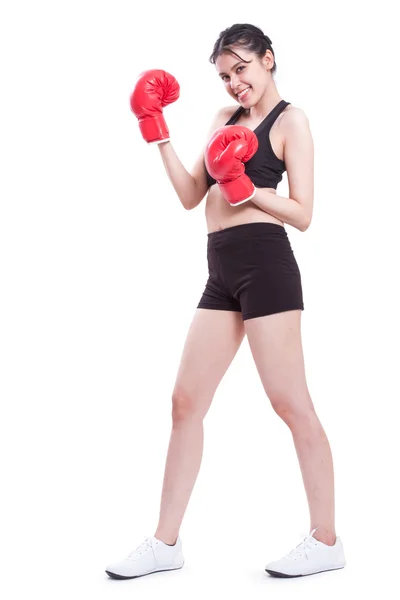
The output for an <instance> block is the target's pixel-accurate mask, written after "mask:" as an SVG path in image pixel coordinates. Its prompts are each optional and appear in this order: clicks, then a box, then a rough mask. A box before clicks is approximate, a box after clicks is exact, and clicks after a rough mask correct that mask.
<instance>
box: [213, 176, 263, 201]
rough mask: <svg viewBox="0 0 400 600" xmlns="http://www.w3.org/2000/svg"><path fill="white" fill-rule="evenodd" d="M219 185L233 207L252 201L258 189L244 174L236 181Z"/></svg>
mask: <svg viewBox="0 0 400 600" xmlns="http://www.w3.org/2000/svg"><path fill="white" fill-rule="evenodd" d="M218 185H219V188H220V190H221V192H222V195H223V197H224V198H225V200H226V201H227V202H229V204H230V205H231V206H237V205H238V204H243V202H247V201H248V200H251V199H252V198H253V197H254V195H255V193H256V188H255V187H254V184H253V182H252V181H251V179H250V177H249V176H248V175H246V173H243V175H241V176H240V177H238V178H237V179H234V181H228V182H226V183H218Z"/></svg>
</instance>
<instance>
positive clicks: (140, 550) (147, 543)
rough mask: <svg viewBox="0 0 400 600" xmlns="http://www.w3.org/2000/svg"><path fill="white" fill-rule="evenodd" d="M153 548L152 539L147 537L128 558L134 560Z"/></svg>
mask: <svg viewBox="0 0 400 600" xmlns="http://www.w3.org/2000/svg"><path fill="white" fill-rule="evenodd" d="M152 547H153V546H152V542H151V539H150V538H148V537H146V538H145V540H144V542H143V543H142V544H140V545H139V546H138V547H137V548H136V549H135V550H134V551H133V552H131V553H130V554H128V556H127V558H129V559H131V560H132V559H134V558H136V557H137V556H138V555H139V554H142V553H143V552H146V551H147V550H148V549H149V548H152Z"/></svg>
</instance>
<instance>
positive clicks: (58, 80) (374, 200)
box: [0, 0, 400, 600]
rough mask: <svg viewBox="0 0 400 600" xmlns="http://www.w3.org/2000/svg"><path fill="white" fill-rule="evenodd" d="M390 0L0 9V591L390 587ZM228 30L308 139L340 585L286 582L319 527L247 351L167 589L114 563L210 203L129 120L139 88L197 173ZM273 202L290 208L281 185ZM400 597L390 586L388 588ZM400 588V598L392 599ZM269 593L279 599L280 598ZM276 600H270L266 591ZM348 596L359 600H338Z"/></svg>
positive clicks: (394, 399) (167, 385) (131, 523)
mask: <svg viewBox="0 0 400 600" xmlns="http://www.w3.org/2000/svg"><path fill="white" fill-rule="evenodd" d="M394 6H395V2H389V1H381V2H379V3H373V2H361V1H360V2H356V1H346V2H344V1H340V2H338V1H336V2H332V3H330V4H328V3H326V2H312V1H308V2H302V1H301V2H299V1H293V2H288V1H287V0H285V2H282V3H277V2H274V3H272V2H270V3H265V2H261V1H259V0H255V1H253V2H251V3H250V2H236V1H232V2H221V3H219V4H218V3H216V2H209V1H203V2H201V3H199V4H196V3H190V4H186V5H184V4H181V3H180V2H177V1H172V2H152V3H144V4H143V5H142V6H141V5H140V4H138V3H136V2H133V1H130V2H128V1H122V0H113V1H112V2H111V1H109V2H103V1H97V2H94V1H90V0H80V1H79V2H78V1H76V0H70V1H69V2H54V1H53V2H50V1H48V2H45V1H43V0H38V1H37V2H27V1H25V2H18V1H13V2H11V1H9V2H4V3H2V8H1V13H0V23H1V25H0V44H1V47H0V50H1V56H2V60H1V87H2V92H1V111H0V119H1V123H0V125H1V130H0V136H1V163H0V168H1V181H0V185H1V218H0V261H1V262H0V286H1V295H0V302H1V306H0V309H1V311H0V319H1V330H0V344H1V364H0V368H1V403H2V404H1V407H2V416H1V431H0V434H1V435H0V441H1V448H0V450H1V484H2V493H1V535H0V538H1V557H0V558H1V563H0V564H1V575H2V576H1V586H2V587H3V586H4V588H6V587H9V591H8V593H7V598H17V597H18V598H22V597H25V595H26V596H27V595H28V594H29V596H31V595H32V594H33V593H34V594H35V595H36V594H37V595H38V596H40V597H41V598H43V599H45V598H46V599H47V598H54V597H57V598H58V599H59V600H61V599H63V598H70V597H72V596H73V597H76V598H117V597H124V598H127V597H129V598H131V597H138V595H140V597H141V598H150V597H151V598H154V597H155V596H154V594H155V593H157V592H156V590H155V588H157V590H158V591H161V589H162V593H163V596H164V597H165V596H166V597H169V596H171V597H174V598H187V597H188V594H190V597H192V598H203V597H204V595H205V594H211V595H212V597H214V595H215V596H216V595H223V594H226V596H227V597H236V596H237V597H243V595H244V594H248V593H249V594H252V597H253V598H265V597H271V594H273V595H274V597H286V596H289V595H292V594H297V597H301V598H303V597H304V598H306V597H307V598H309V597H310V594H317V593H318V594H319V593H321V594H323V595H324V597H327V598H334V597H335V598H336V597H337V595H338V594H347V595H348V596H350V594H354V593H355V592H357V591H358V592H360V593H361V592H362V591H364V590H369V591H370V590H372V591H376V592H377V591H379V590H381V591H383V589H384V588H386V589H387V588H388V586H390V585H391V581H392V580H394V573H395V569H396V567H397V551H398V535H399V524H398V506H399V494H398V491H397V487H396V485H397V479H398V456H399V441H398V426H397V415H398V414H399V413H398V406H399V400H400V397H399V396H400V394H399V384H398V368H399V367H398V359H399V347H398V339H399V333H400V332H399V319H398V306H399V294H398V292H397V287H398V284H397V279H398V274H399V267H398V259H399V252H398V245H397V239H396V236H397V235H398V222H397V218H398V216H399V208H398V203H399V200H400V198H399V190H398V171H399V168H398V164H399V118H398V106H399V95H398V92H397V89H396V88H397V85H398V81H397V80H398V63H399V59H400V55H399V54H400V52H399V47H398V39H397V38H398V31H397V22H396V20H395V18H394V16H395V15H394ZM237 22H247V23H252V24H254V25H257V26H259V27H261V28H262V29H263V31H264V33H266V34H267V35H268V36H269V37H270V38H271V39H272V42H273V48H274V51H275V55H276V61H277V67H278V70H277V73H276V75H275V81H276V84H277V88H278V91H279V93H280V94H281V96H282V98H283V99H285V100H287V101H289V102H291V103H292V104H293V105H295V106H299V107H301V108H302V109H303V110H304V111H305V113H306V115H307V116H308V118H309V121H310V125H311V130H312V134H313V138H314V144H315V208H314V217H313V221H312V224H311V227H310V228H309V229H308V230H307V231H306V232H305V233H301V232H299V231H298V230H296V229H294V228H292V227H290V226H288V225H287V227H286V228H287V231H288V234H289V238H290V240H291V243H292V247H293V249H294V252H295V255H296V258H297V261H298V264H299V267H300V270H301V273H302V281H303V292H304V302H305V311H304V313H303V343H304V352H305V358H306V368H307V375H308V384H309V388H310V391H311V395H312V398H313V402H314V405H315V407H316V410H317V414H318V416H319V418H320V420H321V422H322V424H323V426H324V428H325V430H326V433H327V435H328V438H329V441H330V443H331V448H332V453H333V458H334V465H335V483H336V528H337V534H338V535H340V536H341V538H342V540H343V543H344V548H345V553H346V558H347V561H348V565H347V567H346V568H345V569H343V570H341V571H336V572H331V573H324V574H320V575H315V576H313V577H308V578H307V577H306V578H300V579H293V580H275V579H273V578H271V577H269V576H268V575H267V574H266V573H265V572H264V566H265V564H266V563H267V562H269V561H271V560H275V559H277V558H279V557H280V556H281V555H283V553H286V552H288V551H289V550H290V549H291V548H292V547H293V546H294V545H295V544H297V543H299V541H300V538H299V534H300V533H302V532H307V531H308V526H309V515H308V506H307V503H306V497H305V492H304V488H303V483H302V479H301V474H300V469H299V465H298V461H297V456H296V454H295V450H294V445H293V442H292V437H291V434H290V431H289V429H288V428H287V427H286V425H285V424H284V423H283V422H282V421H280V419H279V417H277V415H276V414H275V413H274V411H273V410H272V408H271V406H270V403H269V400H268V398H267V397H266V395H265V393H264V391H263V388H262V385H261V382H260V380H259V377H258V375H257V372H256V369H255V365H254V363H253V361H252V358H251V353H250V349H249V346H248V343H247V341H246V340H245V341H244V342H243V345H242V347H241V349H240V351H239V353H238V354H237V356H236V357H235V359H234V362H233V363H232V365H231V367H230V369H229V371H228V372H227V374H226V376H225V378H224V379H223V381H222V383H221V385H220V387H219V388H218V390H217V393H216V395H215V399H214V402H213V404H212V406H211V409H210V411H209V413H208V415H207V417H206V419H205V446H204V455H203V462H202V467H201V470H200V474H199V477H198V480H197V482H196V485H195V488H194V491H193V495H192V498H191V500H190V503H189V507H188V510H187V512H186V515H185V518H184V521H183V525H182V528H181V532H180V533H181V537H182V540H183V548H184V554H185V559H186V564H185V567H184V569H182V571H179V572H175V573H174V572H170V573H158V574H157V575H153V576H149V577H143V578H139V579H136V580H130V581H125V582H118V581H113V580H110V579H109V578H108V577H107V575H106V574H105V572H104V567H105V566H106V565H107V564H109V563H110V562H113V561H116V560H119V559H120V558H123V557H124V556H125V555H126V554H127V553H128V552H130V551H132V550H133V549H134V548H135V546H137V545H138V544H139V543H140V542H141V541H143V539H144V536H145V535H153V534H154V532H155V529H156V526H157V522H158V511H159V503H160V495H161V485H162V478H163V473H164V466H165V458H166V452H167V448H168V442H169V436H170V427H171V416H170V414H171V392H172V388H173V385H174V381H175V377H176V372H177V368H178V365H179V361H180V356H181V352H182V348H183V344H184V341H185V338H186V334H187V330H188V327H189V325H190V322H191V319H192V317H193V314H194V312H195V309H196V306H197V303H198V301H199V298H200V296H201V294H202V292H203V289H204V285H205V282H206V279H207V261H206V243H207V239H206V238H207V230H206V224H205V218H204V204H205V202H204V201H203V202H202V203H201V204H200V205H199V206H198V207H197V208H196V209H195V210H193V211H189V212H188V211H185V210H184V209H183V207H182V206H181V204H180V201H179V199H178V197H177V196H176V194H175V192H174V190H173V188H172V185H171V184H170V182H169V180H168V177H167V175H166V173H165V170H164V167H163V165H162V161H161V157H160V156H159V152H158V149H157V147H156V146H147V145H146V143H145V142H144V141H143V139H142V137H141V135H140V132H139V128H138V126H137V120H136V118H135V117H134V115H133V114H132V113H131V111H130V107H129V95H130V93H131V91H132V89H133V86H134V83H135V81H136V77H137V75H138V74H139V73H140V72H141V71H143V70H145V69H150V68H161V69H165V70H167V71H169V72H171V73H173V74H174V76H175V77H176V78H177V80H178V81H179V83H180V86H181V95H180V98H179V100H178V101H177V102H176V103H175V104H174V105H171V106H170V107H168V108H167V109H165V117H166V120H167V123H168V126H169V129H170V133H171V138H172V143H173V147H174V148H175V150H176V152H177V154H178V156H179V157H180V159H181V160H182V162H183V164H184V165H185V166H186V168H187V169H188V170H190V169H191V167H192V165H193V163H194V161H195V159H196V158H197V156H198V154H199V152H200V151H201V148H202V147H203V145H204V142H205V135H206V132H207V131H208V128H209V126H210V121H211V119H212V117H213V115H214V114H215V112H216V111H217V110H218V109H219V108H220V107H222V106H225V105H230V104H232V99H231V98H229V97H228V96H227V94H226V92H225V90H224V87H223V84H222V83H221V81H220V80H219V78H218V76H217V74H216V70H215V67H214V66H213V65H211V64H210V63H209V62H208V58H209V56H210V54H211V52H212V49H213V45H214V42H215V40H216V39H217V37H218V35H219V33H220V32H221V31H222V30H223V29H225V28H226V27H229V26H230V25H232V24H234V23H237ZM278 194H280V195H283V196H287V195H288V186H287V179H286V175H285V176H284V179H283V181H282V183H281V184H280V185H279V187H278ZM392 583H393V581H392ZM394 585H396V584H395V583H394ZM271 587H273V590H272V589H270V588H271ZM266 588H268V589H266ZM346 597H347V596H346Z"/></svg>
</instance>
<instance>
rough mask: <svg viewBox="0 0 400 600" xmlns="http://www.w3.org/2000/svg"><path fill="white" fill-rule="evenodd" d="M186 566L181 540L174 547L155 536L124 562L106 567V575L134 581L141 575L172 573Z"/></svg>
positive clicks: (147, 538)
mask: <svg viewBox="0 0 400 600" xmlns="http://www.w3.org/2000/svg"><path fill="white" fill-rule="evenodd" d="M183 565H184V558H183V554H182V541H181V538H180V537H178V539H177V540H176V542H175V545H174V546H168V544H165V543H164V542H162V541H161V540H158V539H157V538H155V537H154V536H151V537H146V538H145V541H144V542H143V543H142V544H140V546H138V547H137V548H136V550H134V551H133V552H131V554H129V555H128V556H127V557H126V558H124V559H123V560H121V561H119V562H116V563H112V564H111V565H108V566H107V567H106V573H107V575H109V576H110V577H112V578H113V579H132V578H133V577H140V576H141V575H148V574H149V573H155V572H156V571H171V570H173V569H181V568H182V567H183Z"/></svg>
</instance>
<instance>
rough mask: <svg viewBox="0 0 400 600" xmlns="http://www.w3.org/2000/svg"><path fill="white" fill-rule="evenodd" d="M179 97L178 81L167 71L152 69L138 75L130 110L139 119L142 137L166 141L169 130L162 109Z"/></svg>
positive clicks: (148, 139)
mask: <svg viewBox="0 0 400 600" xmlns="http://www.w3.org/2000/svg"><path fill="white" fill-rule="evenodd" d="M178 98H179V83H178V82H177V81H176V79H175V77H174V76H173V75H171V74H170V73H167V71H162V70H161V69H152V70H150V71H144V72H143V73H141V74H140V75H139V77H138V80H137V82H136V86H135V89H134V90H133V92H132V94H131V99H130V100H131V110H132V112H133V113H134V114H135V115H136V116H137V118H138V119H139V127H140V131H141V133H142V136H143V138H144V139H145V140H146V142H148V143H149V144H151V143H156V144H161V143H163V142H168V140H169V131H168V127H167V124H166V122H165V119H164V116H163V113H162V109H163V107H164V106H167V104H171V103H172V102H175V100H177V99H178Z"/></svg>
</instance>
